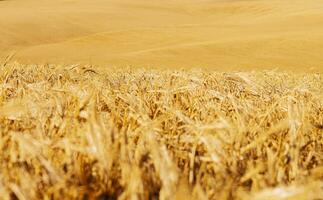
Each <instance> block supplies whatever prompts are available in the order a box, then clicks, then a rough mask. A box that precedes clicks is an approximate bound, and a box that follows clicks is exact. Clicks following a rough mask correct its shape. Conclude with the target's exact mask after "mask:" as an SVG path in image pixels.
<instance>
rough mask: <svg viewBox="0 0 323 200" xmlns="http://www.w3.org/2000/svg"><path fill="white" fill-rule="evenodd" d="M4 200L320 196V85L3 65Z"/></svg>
mask: <svg viewBox="0 0 323 200" xmlns="http://www.w3.org/2000/svg"><path fill="white" fill-rule="evenodd" d="M0 83H1V85H0V148H1V151H0V161H1V162H0V163H1V171H0V196H1V199H4V200H6V199H8V200H9V199H21V200H27V199H82V200H83V199H97V200H103V199H109V200H110V199H133V200H136V199H162V200H168V199H246V200H247V199H304V200H307V199H322V193H323V162H322V161H323V157H322V155H323V139H322V136H323V77H322V74H319V73H312V74H311V73H304V74H295V73H288V72H281V71H280V72H277V71H261V72H230V73H224V72H211V71H206V70H193V69H191V70H160V69H155V70H154V69H131V68H129V69H114V70H112V69H109V70H108V69H105V70H98V69H96V68H94V67H91V66H80V65H71V66H57V65H22V64H18V63H3V64H2V65H1V67H0Z"/></svg>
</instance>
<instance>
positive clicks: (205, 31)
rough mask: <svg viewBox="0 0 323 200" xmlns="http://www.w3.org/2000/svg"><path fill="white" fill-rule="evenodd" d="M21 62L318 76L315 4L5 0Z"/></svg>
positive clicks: (322, 46) (320, 34)
mask: <svg viewBox="0 0 323 200" xmlns="http://www.w3.org/2000/svg"><path fill="white" fill-rule="evenodd" d="M0 8H1V11H0V27H1V29H0V54H3V56H6V55H7V54H8V53H9V52H15V53H16V54H17V55H16V59H18V60H19V61H20V62H22V63H31V64H35V63H48V62H49V63H61V64H67V63H68V64H75V63H83V64H89V63H90V64H98V65H100V66H103V67H110V66H118V67H124V66H131V67H152V66H154V67H164V68H178V67H181V68H191V67H199V68H200V67H203V68H208V69H217V70H232V69H234V70H255V69H256V70H257V69H273V68H278V69H284V70H286V69H287V70H292V71H298V72H301V71H304V70H307V71H321V72H322V71H323V67H322V65H323V59H322V52H323V39H322V38H323V12H322V10H323V1H322V0H169V1H162V0H151V1H147V0H4V1H0Z"/></svg>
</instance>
